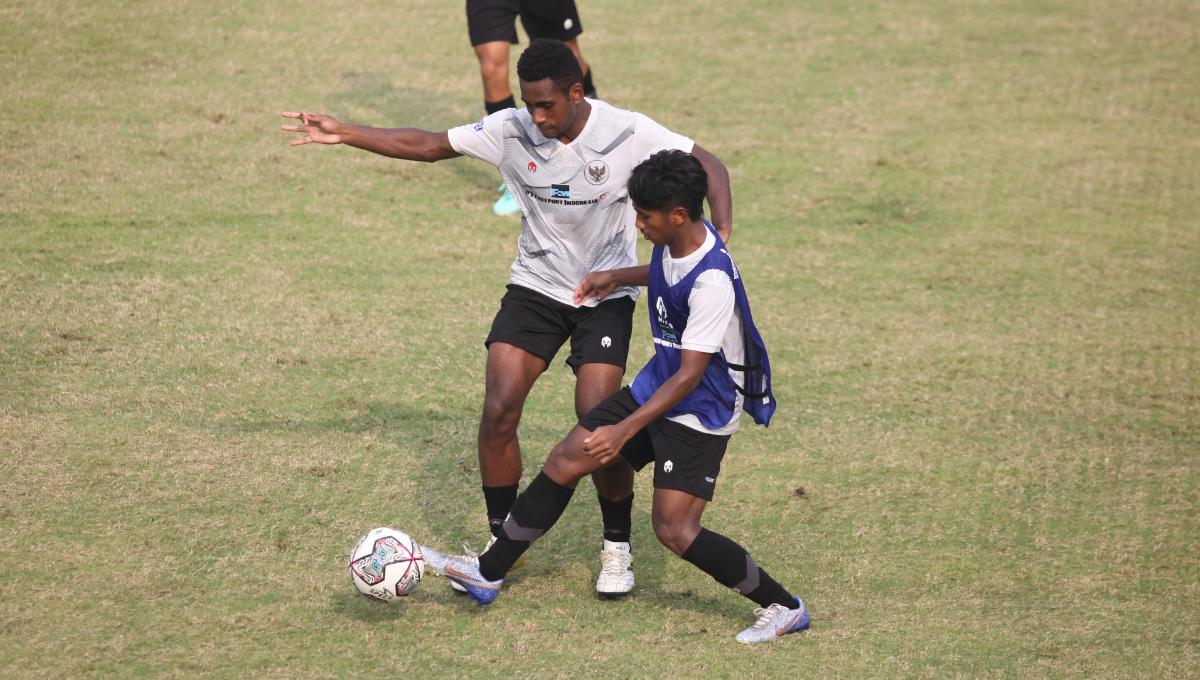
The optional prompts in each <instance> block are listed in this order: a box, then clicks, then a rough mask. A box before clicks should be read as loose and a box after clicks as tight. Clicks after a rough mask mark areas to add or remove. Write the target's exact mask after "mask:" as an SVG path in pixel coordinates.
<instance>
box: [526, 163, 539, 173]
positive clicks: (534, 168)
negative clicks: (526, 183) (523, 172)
mask: <svg viewBox="0 0 1200 680" xmlns="http://www.w3.org/2000/svg"><path fill="white" fill-rule="evenodd" d="M525 167H527V168H529V172H537V163H534V162H533V161H529V165H527V166H525Z"/></svg>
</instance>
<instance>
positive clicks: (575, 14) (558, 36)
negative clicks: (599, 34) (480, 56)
mask: <svg viewBox="0 0 1200 680" xmlns="http://www.w3.org/2000/svg"><path fill="white" fill-rule="evenodd" d="M518 16H520V17H521V25H522V26H524V27H525V32H526V33H528V34H529V38H530V40H537V39H538V38H552V39H554V40H571V39H574V38H576V37H578V36H579V34H580V33H583V24H581V23H579V11H578V10H577V9H575V0H467V33H468V34H470V36H471V44H472V45H482V44H483V43H488V42H496V41H500V40H502V41H505V42H510V43H516V42H518V41H517V24H516V20H517V17H518Z"/></svg>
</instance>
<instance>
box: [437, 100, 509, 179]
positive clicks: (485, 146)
mask: <svg viewBox="0 0 1200 680" xmlns="http://www.w3.org/2000/svg"><path fill="white" fill-rule="evenodd" d="M512 112H513V109H505V110H503V111H497V112H495V113H493V114H491V115H490V116H487V117H485V118H483V119H481V120H480V121H479V122H478V123H470V124H468V125H460V126H458V127H454V128H450V129H449V130H447V131H446V134H447V135H448V136H449V137H450V146H452V147H454V150H455V151H457V152H459V153H460V154H462V155H464V156H470V157H471V158H478V159H479V160H481V161H484V162H485V163H491V164H492V165H495V166H497V167H499V165H500V161H501V160H502V159H503V158H504V124H505V123H506V122H508V119H509V118H510V117H511V116H512Z"/></svg>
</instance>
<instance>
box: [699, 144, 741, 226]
mask: <svg viewBox="0 0 1200 680" xmlns="http://www.w3.org/2000/svg"><path fill="white" fill-rule="evenodd" d="M692 155H693V156H695V157H696V160H698V161H700V165H701V166H702V167H703V168H704V172H705V173H707V174H708V209H709V213H710V215H709V218H710V219H711V220H712V223H713V226H714V227H716V228H717V234H718V235H719V236H720V237H721V240H722V241H724V242H725V243H729V239H730V237H731V236H733V189H732V187H731V186H730V184H729V170H728V169H727V168H726V167H725V164H724V163H722V162H721V159H719V158H717V157H716V156H714V155H713V154H712V153H710V152H709V151H707V150H706V149H703V148H701V147H700V146H699V145H697V146H695V147H693V149H692Z"/></svg>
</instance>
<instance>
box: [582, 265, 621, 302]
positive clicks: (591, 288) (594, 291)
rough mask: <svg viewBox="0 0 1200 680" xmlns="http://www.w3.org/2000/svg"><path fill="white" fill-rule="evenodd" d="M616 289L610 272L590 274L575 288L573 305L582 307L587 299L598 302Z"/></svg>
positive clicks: (615, 283) (614, 279)
mask: <svg viewBox="0 0 1200 680" xmlns="http://www.w3.org/2000/svg"><path fill="white" fill-rule="evenodd" d="M616 288H617V281H616V278H615V277H613V275H612V273H611V272H592V273H591V274H588V275H587V276H585V277H583V280H582V281H580V282H579V285H577V286H575V304H577V305H582V304H583V303H585V302H587V300H588V299H589V298H591V299H594V300H596V301H597V302H600V301H601V300H603V299H604V298H606V297H608V296H609V295H611V294H612V292H613V291H614V290H616Z"/></svg>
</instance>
